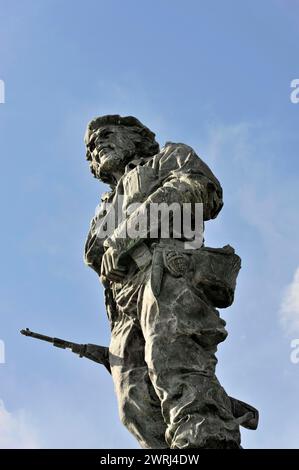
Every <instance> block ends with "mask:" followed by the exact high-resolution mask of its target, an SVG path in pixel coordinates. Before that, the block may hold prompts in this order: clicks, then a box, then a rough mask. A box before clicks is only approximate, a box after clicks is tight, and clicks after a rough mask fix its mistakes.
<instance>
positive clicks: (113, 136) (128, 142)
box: [86, 125, 137, 180]
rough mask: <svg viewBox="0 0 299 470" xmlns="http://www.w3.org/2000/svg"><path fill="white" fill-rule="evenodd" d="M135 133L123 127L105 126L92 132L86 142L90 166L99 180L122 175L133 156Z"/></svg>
mask: <svg viewBox="0 0 299 470" xmlns="http://www.w3.org/2000/svg"><path fill="white" fill-rule="evenodd" d="M136 137H137V136H136V133H134V132H133V131H132V130H130V128H128V127H125V126H116V125H107V126H105V127H100V128H99V129H97V130H96V131H95V132H93V133H92V134H91V135H90V137H89V141H88V142H87V144H86V146H87V152H88V154H89V157H90V162H91V163H90V166H91V168H92V170H93V172H94V173H95V175H96V177H97V178H99V179H104V180H109V175H113V174H115V173H123V172H124V169H125V165H126V162H127V161H128V160H129V159H130V157H133V156H134V154H135V140H136Z"/></svg>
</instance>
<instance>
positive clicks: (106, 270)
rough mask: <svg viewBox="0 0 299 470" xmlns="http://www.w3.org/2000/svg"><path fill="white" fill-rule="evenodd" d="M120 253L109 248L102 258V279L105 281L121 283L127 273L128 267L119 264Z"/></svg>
mask: <svg viewBox="0 0 299 470" xmlns="http://www.w3.org/2000/svg"><path fill="white" fill-rule="evenodd" d="M118 260H119V255H118V252H117V251H116V250H115V249H114V248H112V247H110V248H108V249H107V250H106V251H105V253H104V254H103V257H102V265H101V277H102V278H103V280H105V279H108V280H109V281H114V282H121V281H122V280H123V279H124V277H125V275H126V273H127V267H126V266H123V265H121V264H120V263H119V261H118Z"/></svg>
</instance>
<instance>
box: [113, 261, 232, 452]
mask: <svg viewBox="0 0 299 470" xmlns="http://www.w3.org/2000/svg"><path fill="white" fill-rule="evenodd" d="M151 269H152V267H151V265H149V266H148V267H147V269H145V270H144V271H137V272H136V273H135V274H134V275H133V276H132V277H131V278H129V279H128V280H127V281H126V282H124V283H123V284H122V285H118V287H117V288H115V289H114V290H113V292H114V301H115V305H116V317H115V318H114V321H113V326H112V331H111V342H110V346H109V359H110V365H111V372H112V377H113V381H114V386H115V391H116V395H117V400H118V407H119V414H120V419H121V421H122V422H123V424H124V425H125V426H126V427H127V428H128V430H129V431H130V432H131V433H132V434H133V435H134V436H135V438H136V439H137V440H138V442H139V443H140V445H141V447H143V448H156V449H158V448H172V449H185V448H207V447H210V448H217V447H219V448H238V447H239V446H240V431H239V425H238V423H237V422H236V420H235V419H234V417H233V414H232V409H231V403H230V400H229V397H228V395H227V394H226V392H225V390H224V389H223V387H222V386H221V385H220V383H219V381H218V379H217V377H216V375H215V367H216V363H217V359H216V357H215V353H216V351H217V345H218V344H219V343H220V342H221V341H224V339H225V338H226V336H227V331H226V329H225V321H224V320H223V319H221V318H220V316H219V312H218V311H217V310H216V309H215V308H214V307H212V306H211V305H208V304H207V303H206V302H205V301H204V300H203V299H202V298H201V296H200V295H199V294H198V292H195V291H194V289H193V288H192V285H191V284H190V282H189V280H188V278H187V277H185V276H182V277H174V276H172V275H171V274H170V273H168V272H165V273H164V275H163V279H162V284H161V290H160V293H159V295H158V296H157V295H155V294H154V292H153V289H152V285H151Z"/></svg>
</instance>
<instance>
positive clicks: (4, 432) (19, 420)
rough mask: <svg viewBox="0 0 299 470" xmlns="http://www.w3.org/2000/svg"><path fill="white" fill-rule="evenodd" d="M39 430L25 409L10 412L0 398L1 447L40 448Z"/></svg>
mask: <svg viewBox="0 0 299 470" xmlns="http://www.w3.org/2000/svg"><path fill="white" fill-rule="evenodd" d="M39 447H40V446H39V443H38V439H37V432H36V431H35V429H34V426H33V425H32V424H31V423H30V418H29V416H28V414H27V413H26V412H25V411H24V410H18V411H16V412H13V413H10V412H9V411H7V409H6V408H5V405H4V403H3V401H2V400H0V448H1V449H36V448H39Z"/></svg>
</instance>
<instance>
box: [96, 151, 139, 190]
mask: <svg viewBox="0 0 299 470" xmlns="http://www.w3.org/2000/svg"><path fill="white" fill-rule="evenodd" d="M134 155H135V153H134V152H133V151H129V150H126V151H123V152H117V151H115V150H109V151H107V152H105V153H103V155H102V156H100V161H99V162H98V163H97V164H96V168H95V173H96V176H97V178H99V179H100V180H101V181H103V182H105V183H114V182H115V177H114V176H113V175H114V174H117V173H124V171H125V167H126V165H127V163H128V162H129V161H130V160H131V159H132V158H133V157H134Z"/></svg>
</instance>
